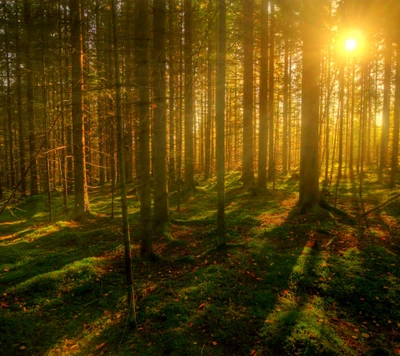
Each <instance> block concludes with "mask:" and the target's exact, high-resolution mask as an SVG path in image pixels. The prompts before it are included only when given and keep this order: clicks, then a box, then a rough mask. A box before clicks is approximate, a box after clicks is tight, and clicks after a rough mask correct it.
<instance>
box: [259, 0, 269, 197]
mask: <svg viewBox="0 0 400 356" xmlns="http://www.w3.org/2000/svg"><path fill="white" fill-rule="evenodd" d="M268 3H269V0H262V2H261V18H260V24H261V48H260V51H261V57H260V106H259V122H260V124H259V125H260V127H259V136H258V180H257V185H258V188H259V189H260V190H261V191H265V190H266V184H267V140H268Z"/></svg>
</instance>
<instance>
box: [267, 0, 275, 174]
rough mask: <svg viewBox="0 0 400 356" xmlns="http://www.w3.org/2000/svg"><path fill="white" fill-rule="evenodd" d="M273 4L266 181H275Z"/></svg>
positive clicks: (272, 8)
mask: <svg viewBox="0 0 400 356" xmlns="http://www.w3.org/2000/svg"><path fill="white" fill-rule="evenodd" d="M274 9H275V2H274V0H271V29H270V36H269V37H270V39H269V78H268V80H269V83H268V92H269V93H268V102H269V107H268V122H269V130H268V131H269V148H268V180H270V181H272V180H274V179H275V147H274V141H275V137H274V85H275V81H274V75H275V73H274V66H275V59H274V56H275V53H274V52H275V38H274V37H275V10H274Z"/></svg>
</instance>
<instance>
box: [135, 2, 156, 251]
mask: <svg viewBox="0 0 400 356" xmlns="http://www.w3.org/2000/svg"><path fill="white" fill-rule="evenodd" d="M136 16H137V18H136V39H137V40H136V82H137V84H138V96H139V102H138V120H139V125H138V128H139V157H138V168H139V172H138V173H139V174H138V184H139V187H140V188H139V189H140V216H141V224H142V239H141V245H140V253H141V255H142V256H151V255H152V254H153V243H152V232H151V195H150V118H149V115H150V112H149V104H150V102H149V101H150V99H149V2H148V0H137V1H136Z"/></svg>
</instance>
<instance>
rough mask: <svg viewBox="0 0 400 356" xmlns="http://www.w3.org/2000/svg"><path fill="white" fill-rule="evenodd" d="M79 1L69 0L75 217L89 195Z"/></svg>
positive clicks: (86, 208)
mask: <svg viewBox="0 0 400 356" xmlns="http://www.w3.org/2000/svg"><path fill="white" fill-rule="evenodd" d="M79 7H80V1H79V0H76V1H71V3H70V11H71V45H72V55H71V64H72V125H73V145H74V150H73V151H74V179H75V183H74V187H75V209H74V213H75V216H76V217H79V216H81V215H83V214H84V213H86V212H88V211H89V196H88V190H87V183H86V162H85V129H84V119H83V112H84V109H83V76H82V63H83V53H82V28H81V15H80V10H79Z"/></svg>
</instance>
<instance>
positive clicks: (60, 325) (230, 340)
mask: <svg viewBox="0 0 400 356" xmlns="http://www.w3.org/2000/svg"><path fill="white" fill-rule="evenodd" d="M372 178H373V177H371V179H370V180H368V177H366V185H365V192H364V197H365V198H364V199H365V200H364V201H363V203H364V205H365V206H367V207H371V206H374V205H375V204H379V203H381V202H382V201H383V200H385V199H386V197H387V196H389V195H390V194H391V193H390V192H389V191H387V190H386V188H384V187H383V186H382V185H380V184H379V183H377V182H374V180H373V179H372ZM226 181H227V186H228V191H229V190H230V189H235V192H237V193H238V194H236V195H234V194H233V195H232V196H231V197H230V199H229V201H227V207H226V241H227V243H228V245H227V246H226V247H225V248H217V241H218V239H217V230H216V193H215V181H212V180H211V181H209V182H201V183H200V185H201V186H200V188H201V193H196V194H190V195H188V196H182V197H180V200H181V209H180V210H179V211H177V210H176V209H175V204H176V199H177V195H176V194H173V195H172V199H171V216H172V219H171V223H170V224H169V225H165V226H162V228H160V229H159V230H158V231H156V232H155V234H154V252H155V253H157V254H158V255H159V256H161V257H162V259H160V260H158V261H157V262H149V261H146V260H143V259H141V258H140V257H139V256H138V251H139V241H140V224H139V212H138V209H139V204H138V202H137V200H135V199H136V195H135V194H133V193H132V196H131V197H130V202H129V209H130V222H131V235H132V252H133V255H134V266H133V272H134V285H135V294H136V302H137V321H138V330H136V331H134V330H131V329H130V328H129V327H127V324H126V317H127V312H126V298H125V290H126V289H125V275H124V259H123V241H122V233H121V226H120V207H119V205H118V204H119V199H118V198H117V196H116V197H115V206H114V215H115V218H114V219H111V217H110V216H111V193H110V187H109V186H105V187H102V188H101V189H96V190H93V191H91V203H92V204H91V207H92V214H91V215H88V216H87V217H85V218H84V219H82V220H79V221H73V220H71V215H69V214H68V213H64V212H63V210H62V209H61V208H60V207H61V206H62V197H61V195H59V194H55V195H54V199H53V200H54V206H55V207H56V209H55V210H54V222H49V221H48V203H47V200H46V198H45V197H44V196H37V197H32V198H28V199H26V200H25V201H21V202H19V203H18V204H17V205H15V206H13V207H9V209H7V210H6V212H5V214H3V215H2V216H1V217H0V223H1V227H0V232H1V233H0V308H1V309H0V354H1V355H75V354H76V355H90V354H92V355H100V354H105V355H132V354H134V355H221V356H222V355H377V354H383V355H396V354H398V352H399V349H400V339H399V334H400V312H399V310H400V283H399V277H400V261H399V256H398V254H399V253H400V248H399V246H400V245H399V237H400V233H399V232H400V229H399V226H398V217H399V214H398V210H397V208H396V202H393V204H390V205H388V206H386V207H384V208H383V209H382V210H380V211H378V212H376V213H373V214H370V215H369V216H368V217H367V218H366V219H363V218H360V217H357V225H351V224H346V222H345V221H344V222H343V221H341V220H336V219H333V218H332V219H328V220H322V221H318V220H315V219H310V218H309V217H308V216H307V215H303V214H300V213H299V211H298V209H296V202H297V193H296V190H297V187H296V186H297V183H296V177H295V176H293V177H292V176H291V175H288V176H286V177H281V178H280V180H278V181H277V182H276V189H275V190H272V189H270V190H268V191H267V193H266V194H262V195H261V194H256V195H254V194H252V193H251V194H250V193H249V192H247V191H246V189H242V188H240V174H239V173H238V172H233V173H231V174H230V175H227V178H226ZM351 184H352V183H351V182H350V181H342V183H341V185H340V187H339V193H340V194H339V196H338V197H339V200H338V206H340V207H341V208H343V209H346V207H347V209H348V210H349V212H351V213H352V214H354V215H355V216H358V215H359V214H358V211H359V210H358V209H359V207H360V204H361V202H360V201H359V199H358V198H357V196H356V195H353V194H351V189H352V188H351ZM269 188H270V187H269ZM236 189H237V190H236ZM242 190H243V191H242ZM131 191H132V192H133V191H134V189H133V188H131ZM330 191H331V192H334V188H332V187H331V188H330ZM327 199H328V201H329V202H331V203H332V196H329V195H328V198H327Z"/></svg>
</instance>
